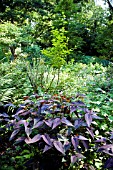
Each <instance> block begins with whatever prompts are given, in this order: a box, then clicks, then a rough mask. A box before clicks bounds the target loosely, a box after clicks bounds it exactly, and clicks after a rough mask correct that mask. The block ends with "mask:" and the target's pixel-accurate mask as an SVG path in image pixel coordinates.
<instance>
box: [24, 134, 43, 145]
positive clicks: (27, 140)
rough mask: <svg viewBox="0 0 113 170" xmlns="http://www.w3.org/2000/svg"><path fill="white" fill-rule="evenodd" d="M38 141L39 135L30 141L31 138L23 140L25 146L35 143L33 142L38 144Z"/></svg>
mask: <svg viewBox="0 0 113 170" xmlns="http://www.w3.org/2000/svg"><path fill="white" fill-rule="evenodd" d="M40 139H41V135H40V134H37V135H35V136H34V137H33V138H32V139H31V138H26V139H25V142H26V143H27V144H30V143H35V142H38V141H39V140H40Z"/></svg>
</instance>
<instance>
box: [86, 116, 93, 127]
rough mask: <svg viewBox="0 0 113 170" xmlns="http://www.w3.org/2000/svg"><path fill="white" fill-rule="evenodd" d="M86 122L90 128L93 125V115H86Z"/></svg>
mask: <svg viewBox="0 0 113 170" xmlns="http://www.w3.org/2000/svg"><path fill="white" fill-rule="evenodd" d="M85 120H86V122H87V125H88V127H90V125H91V123H92V115H91V114H90V113H86V114H85Z"/></svg>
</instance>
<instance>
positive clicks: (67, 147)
mask: <svg viewBox="0 0 113 170" xmlns="http://www.w3.org/2000/svg"><path fill="white" fill-rule="evenodd" d="M70 147H71V143H70V142H68V141H67V142H66V143H65V144H64V151H65V152H66V151H67V150H69V149H70Z"/></svg>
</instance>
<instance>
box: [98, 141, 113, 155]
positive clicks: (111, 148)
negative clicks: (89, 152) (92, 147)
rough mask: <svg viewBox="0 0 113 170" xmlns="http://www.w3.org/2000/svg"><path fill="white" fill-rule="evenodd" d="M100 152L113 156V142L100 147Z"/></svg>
mask: <svg viewBox="0 0 113 170" xmlns="http://www.w3.org/2000/svg"><path fill="white" fill-rule="evenodd" d="M98 152H104V153H106V154H108V155H111V156H113V144H108V145H103V146H101V147H100V148H99V149H98Z"/></svg>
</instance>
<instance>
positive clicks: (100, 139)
mask: <svg viewBox="0 0 113 170" xmlns="http://www.w3.org/2000/svg"><path fill="white" fill-rule="evenodd" d="M106 140H107V139H106V138H104V137H101V138H99V139H97V140H95V142H97V143H98V142H106Z"/></svg>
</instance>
